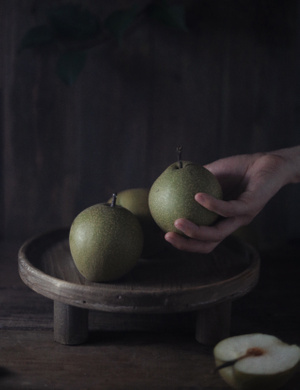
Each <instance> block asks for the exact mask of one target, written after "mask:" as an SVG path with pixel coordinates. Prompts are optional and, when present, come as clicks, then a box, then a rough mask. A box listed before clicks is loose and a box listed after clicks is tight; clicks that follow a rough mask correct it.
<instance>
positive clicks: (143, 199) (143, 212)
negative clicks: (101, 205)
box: [108, 188, 165, 258]
mask: <svg viewBox="0 0 300 390" xmlns="http://www.w3.org/2000/svg"><path fill="white" fill-rule="evenodd" d="M148 197H149V189H148V188H129V189H125V190H123V191H120V192H119V193H118V197H117V200H116V204H117V205H119V206H122V207H125V208H126V209H128V210H129V211H131V212H132V214H134V215H135V216H136V217H137V219H138V221H139V222H140V224H141V227H142V230H143V233H144V246H143V251H142V254H141V257H142V258H151V257H155V256H156V255H157V254H158V253H160V252H161V251H162V250H163V249H164V245H165V244H164V242H165V241H164V238H163V234H162V231H161V229H160V228H159V226H158V225H157V224H156V222H155V221H154V219H153V217H152V215H151V213H150V210H149V205H148ZM111 201H112V198H110V199H109V201H108V203H110V202H111Z"/></svg>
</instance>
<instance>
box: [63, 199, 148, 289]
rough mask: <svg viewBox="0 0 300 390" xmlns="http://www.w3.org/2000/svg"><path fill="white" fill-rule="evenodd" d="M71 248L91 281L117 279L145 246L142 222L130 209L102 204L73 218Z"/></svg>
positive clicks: (131, 266)
mask: <svg viewBox="0 0 300 390" xmlns="http://www.w3.org/2000/svg"><path fill="white" fill-rule="evenodd" d="M69 243H70V251H71V254H72V257H73V260H74V263H75V265H76V267H77V269H78V271H79V272H80V273H81V274H82V275H83V276H84V277H85V278H86V279H87V280H89V281H93V282H108V281H114V280H117V279H119V278H121V277H122V276H124V275H125V274H127V273H128V272H129V271H130V270H131V269H132V268H133V267H134V266H135V265H136V263H137V261H138V259H139V257H140V255H141V252H142V249H143V232H142V228H141V225H140V223H139V221H138V219H137V218H136V216H134V215H133V214H132V213H131V212H130V211H129V210H127V209H125V208H124V207H121V206H117V205H116V204H115V199H114V201H113V202H112V203H111V204H108V203H99V204H96V205H93V206H91V207H88V208H87V209H85V210H83V211H82V212H81V213H80V214H78V215H77V217H76V218H75V219H74V221H73V223H72V225H71V229H70V234H69Z"/></svg>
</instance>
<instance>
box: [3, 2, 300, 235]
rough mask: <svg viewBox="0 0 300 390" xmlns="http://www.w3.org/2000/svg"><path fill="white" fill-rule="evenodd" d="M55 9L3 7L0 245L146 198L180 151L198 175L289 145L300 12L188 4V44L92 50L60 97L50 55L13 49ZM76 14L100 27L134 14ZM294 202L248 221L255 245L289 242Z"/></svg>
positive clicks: (174, 40)
mask: <svg viewBox="0 0 300 390" xmlns="http://www.w3.org/2000/svg"><path fill="white" fill-rule="evenodd" d="M147 2H148V1H146V0H145V1H143V2H142V1H139V4H141V3H142V4H146V3H147ZM174 2H175V3H176V1H174ZM62 3H63V2H62V1H60V0H58V1H55V2H53V1H51V0H44V1H42V2H35V3H34V7H33V6H32V4H33V3H32V1H31V0H24V1H22V2H20V1H19V0H3V1H1V12H0V29H1V30H0V31H1V53H3V55H2V61H1V65H0V69H1V75H0V93H1V98H0V105H1V107H0V110H1V113H0V120H1V124H0V125H1V131H2V134H3V136H2V138H1V139H2V142H1V145H0V146H1V156H2V158H1V167H2V168H1V169H2V183H1V184H2V186H1V193H2V195H1V196H0V200H1V199H2V201H1V203H2V204H1V210H5V213H2V214H4V215H3V217H4V218H1V224H2V227H1V229H0V231H2V232H3V234H4V235H5V236H6V237H8V238H9V237H22V238H23V239H26V238H27V237H30V236H32V235H33V234H36V233H41V232H43V231H46V230H48V229H52V228H57V227H60V226H69V224H70V223H71V221H72V220H73V219H74V217H75V216H76V215H77V213H78V212H79V211H81V210H82V209H83V208H85V207H86V206H89V205H91V204H94V203H97V202H101V201H106V200H107V198H108V197H110V195H111V193H112V192H116V191H121V190H123V189H125V188H130V187H136V186H138V187H140V186H150V185H151V184H152V182H153V181H154V180H155V179H156V178H157V177H158V175H159V174H160V173H161V172H162V171H163V170H164V169H165V168H166V167H167V166H168V165H169V164H171V163H172V162H173V161H175V159H176V156H175V150H176V147H177V146H178V144H182V145H183V147H184V154H183V155H184V158H185V159H187V160H193V161H197V162H199V163H201V164H204V163H208V162H210V161H212V160H214V159H216V158H219V157H223V156H227V155H231V154H236V153H248V152H254V151H262V150H271V149H274V148H279V147H283V146H289V145H294V144H296V143H299V107H298V105H299V103H298V102H299V96H298V95H299V71H298V68H299V52H300V51H299V42H300V41H299V25H300V23H299V12H297V9H299V1H298V0H291V1H286V2H279V1H277V2H272V6H270V1H269V0H263V1H261V0H259V1H258V0H255V1H245V2H239V4H238V5H237V3H236V1H235V0H230V1H226V2H224V1H222V0H221V1H220V0H218V1H214V2H211V1H209V0H201V1H186V2H184V3H186V4H192V5H193V7H196V9H194V10H192V11H189V12H188V19H189V27H190V32H189V33H182V32H179V31H176V30H172V29H171V30H170V29H168V28H165V27H164V26H160V25H158V24H155V25H151V24H149V23H143V24H141V25H140V26H138V28H136V29H133V30H132V31H131V32H130V34H128V36H127V37H126V39H125V41H124V46H123V47H121V48H120V47H118V45H117V44H114V43H113V44H111V43H109V44H107V45H106V44H105V45H102V46H101V47H96V48H94V49H93V50H91V51H90V52H89V58H88V61H87V64H86V67H85V69H84V71H83V72H82V74H81V75H80V77H79V79H78V81H77V83H76V84H75V85H74V86H72V87H69V88H68V87H66V86H65V85H63V84H62V83H61V82H60V81H59V80H58V78H57V76H56V74H55V66H56V59H57V56H56V52H55V51H54V50H50V51H47V50H41V51H39V50H34V51H31V50H24V51H22V52H21V53H19V52H18V50H17V48H18V46H19V44H20V41H21V39H22V37H23V35H24V34H25V32H26V31H28V30H29V29H30V28H31V27H33V26H35V25H38V24H42V23H44V22H45V11H46V10H47V8H49V7H51V6H57V5H59V4H62ZM78 3H80V4H84V5H85V6H87V7H89V8H90V9H91V10H92V11H93V12H95V13H96V14H97V15H99V17H100V18H104V16H105V15H107V14H109V13H110V12H112V11H113V10H116V9H119V8H122V7H126V6H128V5H130V4H131V3H132V2H131V1H129V0H126V1H124V0H123V1H109V2H107V1H97V2H95V1H92V0H89V1H83V0H82V1H78ZM299 191H300V190H299V187H298V189H296V187H295V186H293V187H289V189H287V190H286V191H284V192H281V193H280V194H278V196H276V199H275V200H274V201H272V202H271V203H270V205H269V206H268V207H267V209H266V210H265V211H264V213H263V216H262V218H261V219H259V220H258V222H259V224H258V225H259V230H258V231H259V233H260V235H261V237H262V240H272V239H273V238H274V239H275V240H276V239H280V238H281V237H282V238H285V237H286V236H288V237H290V236H294V235H296V234H298V226H297V219H296V220H295V219H294V218H293V217H294V214H295V210H297V212H299V202H298V199H299ZM282 204H284V205H285V207H282ZM2 214H0V215H2ZM275 215H276V221H278V223H273V220H272V219H273V218H274V216H275Z"/></svg>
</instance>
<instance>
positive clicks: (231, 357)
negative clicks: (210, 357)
mask: <svg viewBox="0 0 300 390" xmlns="http://www.w3.org/2000/svg"><path fill="white" fill-rule="evenodd" d="M214 357H215V361H216V366H217V368H218V367H220V366H222V365H224V363H225V365H226V362H227V363H229V364H230V365H229V366H228V367H226V366H225V365H224V366H225V367H224V368H220V369H218V371H219V373H220V375H221V376H222V378H223V379H224V380H225V381H226V382H227V383H228V384H229V385H230V386H232V387H233V388H235V389H239V390H252V389H255V390H268V389H269V390H275V389H279V388H280V387H281V386H283V385H284V384H285V383H286V382H287V381H288V380H289V379H290V378H291V376H292V375H293V374H294V373H295V371H296V370H297V369H298V368H299V362H300V348H299V347H298V346H297V345H288V344H286V343H284V342H282V341H281V340H279V339H278V338H277V337H275V336H271V335H266V334H261V333H254V334H249V335H240V336H234V337H229V338H227V339H225V340H222V341H220V342H219V343H218V344H217V345H216V346H215V348H214ZM231 362H232V364H231Z"/></svg>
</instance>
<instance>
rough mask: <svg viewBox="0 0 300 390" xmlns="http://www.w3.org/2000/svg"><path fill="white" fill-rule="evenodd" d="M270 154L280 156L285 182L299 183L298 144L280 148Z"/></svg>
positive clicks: (299, 149)
mask: <svg viewBox="0 0 300 390" xmlns="http://www.w3.org/2000/svg"><path fill="white" fill-rule="evenodd" d="M270 154H272V155H276V156H279V157H281V158H282V161H283V168H282V169H283V170H284V177H285V183H284V184H290V183H300V146H295V147H292V148H286V149H280V150H276V151H274V152H271V153H270Z"/></svg>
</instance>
